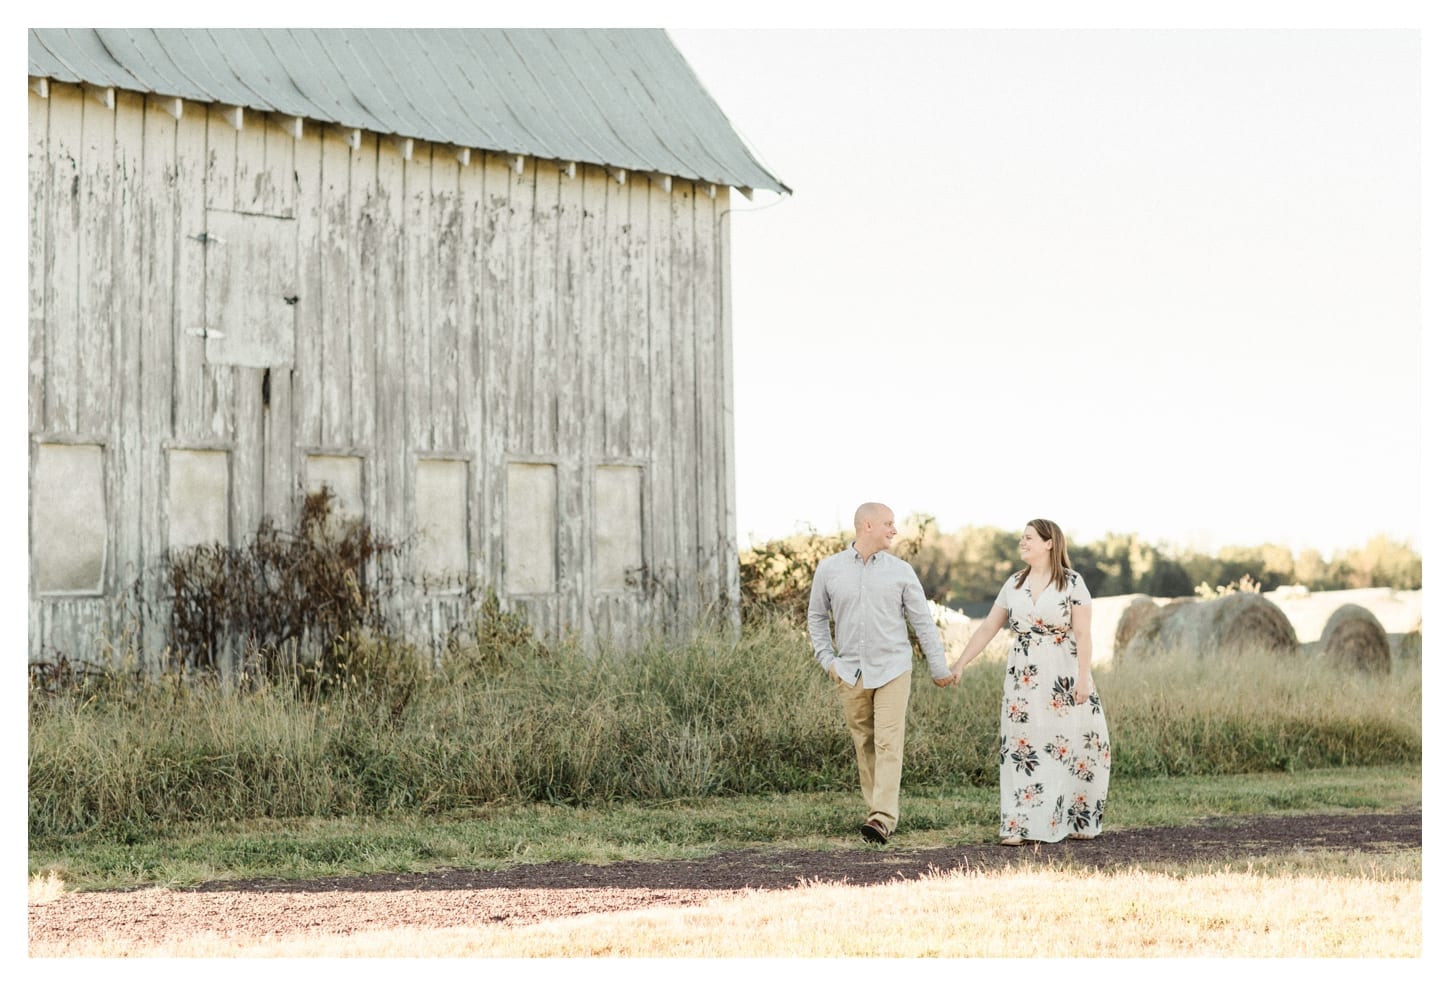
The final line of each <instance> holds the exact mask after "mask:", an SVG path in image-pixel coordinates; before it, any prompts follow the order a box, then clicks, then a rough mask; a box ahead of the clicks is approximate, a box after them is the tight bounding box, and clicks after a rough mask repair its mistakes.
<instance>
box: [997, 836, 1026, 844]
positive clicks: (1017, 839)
mask: <svg viewBox="0 0 1450 986" xmlns="http://www.w3.org/2000/svg"><path fill="white" fill-rule="evenodd" d="M1001 844H1002V845H1004V846H1020V845H1022V836H1020V835H1009V836H1007V838H1005V839H1003V840H1002V843H1001Z"/></svg>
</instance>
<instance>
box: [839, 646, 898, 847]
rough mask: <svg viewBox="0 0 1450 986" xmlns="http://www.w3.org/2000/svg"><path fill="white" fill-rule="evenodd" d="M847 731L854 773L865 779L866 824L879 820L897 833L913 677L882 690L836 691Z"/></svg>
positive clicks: (847, 687) (842, 685)
mask: <svg viewBox="0 0 1450 986" xmlns="http://www.w3.org/2000/svg"><path fill="white" fill-rule="evenodd" d="M836 688H837V689H838V690H839V691H840V694H841V708H842V709H843V710H844V712H845V713H846V728H847V729H849V730H850V731H851V739H852V740H853V741H855V744H856V768H857V770H859V771H860V774H861V796H862V797H863V798H865V799H866V812H867V815H866V817H867V819H868V820H869V819H872V818H875V819H877V820H878V821H880V822H881V824H882V825H884V826H885V827H886V834H887V835H890V834H891V833H892V832H895V831H896V822H897V819H898V817H899V816H900V808H901V755H902V751H903V749H904V747H905V745H906V702H907V699H909V698H910V697H911V672H910V671H907V672H905V673H903V674H900V675H898V676H897V677H895V678H893V679H891V680H890V681H888V682H887V683H886V684H884V685H882V686H881V687H880V688H866V687H864V686H863V685H861V684H860V683H859V682H858V683H856V684H847V683H846V682H845V681H841V682H839V683H838V684H837V685H836Z"/></svg>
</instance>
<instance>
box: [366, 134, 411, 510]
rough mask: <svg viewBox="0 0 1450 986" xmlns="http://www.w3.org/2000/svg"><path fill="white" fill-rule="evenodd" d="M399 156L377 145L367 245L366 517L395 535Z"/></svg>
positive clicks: (402, 473) (403, 433) (400, 404)
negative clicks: (371, 389) (370, 407)
mask: <svg viewBox="0 0 1450 986" xmlns="http://www.w3.org/2000/svg"><path fill="white" fill-rule="evenodd" d="M403 168H404V165H403V158H402V156H401V154H400V153H399V151H398V148H397V146H396V145H395V144H390V143H387V142H381V143H380V144H379V147H378V155H377V177H376V180H375V184H374V190H373V200H372V203H371V205H370V207H369V216H370V223H369V230H368V234H367V235H368V237H369V245H368V249H369V250H370V251H371V253H372V255H373V266H374V270H375V272H376V274H375V288H374V290H375V297H376V299H377V311H376V312H375V313H374V317H373V331H374V332H375V333H376V336H375V338H376V340H377V342H376V349H377V354H378V356H377V359H378V372H377V374H376V375H375V377H374V379H375V381H376V392H375V394H374V408H375V411H374V421H373V438H374V442H375V445H374V448H375V456H374V458H375V460H376V461H375V463H374V477H375V480H374V482H373V484H372V487H371V491H372V492H373V493H374V496H375V499H374V500H373V503H372V513H371V514H370V516H372V517H375V518H377V520H378V522H379V523H380V524H382V525H384V526H385V529H386V530H388V531H392V532H400V531H403V530H404V529H405V528H404V527H403V524H404V523H405V521H406V518H407V505H408V500H407V491H408V490H409V489H411V488H412V487H411V485H410V484H411V479H410V478H409V476H408V473H409V471H410V469H409V464H410V458H411V457H410V455H409V451H408V441H407V428H408V408H407V402H406V400H407V393H408V377H407V374H406V373H404V372H403V367H404V365H405V356H404V353H405V347H406V340H405V336H404V328H405V326H404V322H403V311H404V309H403V291H404V284H405V278H406V276H407V273H406V269H405V267H404V252H405V251H404V247H403V240H404V236H405V229H404V226H403Z"/></svg>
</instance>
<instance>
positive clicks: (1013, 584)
mask: <svg viewBox="0 0 1450 986" xmlns="http://www.w3.org/2000/svg"><path fill="white" fill-rule="evenodd" d="M1017 547H1018V552H1019V553H1020V554H1021V556H1022V560H1023V561H1024V562H1026V563H1027V567H1026V568H1024V569H1022V570H1021V571H1019V572H1016V573H1014V574H1013V575H1011V576H1010V577H1009V578H1008V579H1007V581H1006V582H1005V583H1003V585H1002V591H1001V592H999V593H997V601H996V602H995V603H994V604H993V606H992V611H991V613H989V614H988V615H987V619H986V620H985V621H984V622H983V624H982V625H981V626H980V627H978V628H977V630H976V632H975V633H973V634H972V637H971V639H970V640H968V641H967V648H966V650H964V651H962V656H961V657H959V658H958V659H957V662H956V663H955V664H953V665H952V671H953V672H954V673H955V674H961V671H962V668H964V667H966V666H967V665H968V664H970V663H971V662H972V661H973V660H975V659H976V657H977V656H978V655H979V654H981V653H982V650H983V649H984V648H985V647H986V646H987V643H988V642H989V641H990V640H991V639H992V638H993V637H994V636H996V634H997V631H998V630H1000V629H1002V628H1003V627H1004V626H1005V627H1008V628H1009V629H1010V630H1011V632H1012V633H1013V634H1014V635H1015V636H1016V640H1015V641H1014V642H1013V644H1012V653H1011V655H1010V656H1009V657H1008V659H1007V674H1006V677H1005V679H1004V681H1003V686H1002V724H1001V731H1000V735H999V737H998V747H999V749H998V753H997V763H998V767H999V772H1000V776H1001V785H1002V791H1001V799H1002V831H1001V833H1000V835H1001V839H1002V845H1004V846H1020V845H1021V844H1022V843H1023V842H1024V841H1029V840H1030V841H1033V842H1060V841H1061V840H1062V839H1063V838H1065V837H1071V838H1074V839H1091V838H1093V837H1095V836H1096V835H1097V834H1098V833H1099V832H1101V831H1102V828H1103V809H1104V807H1105V806H1106V804H1107V799H1108V772H1109V768H1110V767H1111V764H1112V757H1111V752H1110V750H1109V747H1108V726H1107V720H1106V719H1105V718H1104V717H1103V707H1102V702H1101V701H1100V700H1099V698H1098V693H1097V689H1096V688H1095V687H1094V685H1093V678H1092V656H1093V644H1092V633H1091V631H1092V598H1091V597H1090V596H1089V595H1088V590H1087V585H1086V584H1085V583H1084V582H1083V579H1082V576H1081V575H1079V574H1078V573H1077V572H1074V571H1073V570H1072V568H1071V567H1070V565H1071V564H1072V563H1071V562H1069V561H1068V558H1067V539H1066V538H1064V537H1063V534H1062V528H1060V527H1058V526H1057V525H1056V524H1054V523H1053V522H1052V521H1050V520H1033V521H1029V522H1028V524H1027V527H1026V528H1025V529H1024V530H1023V531H1022V540H1021V541H1019V542H1018V544H1017Z"/></svg>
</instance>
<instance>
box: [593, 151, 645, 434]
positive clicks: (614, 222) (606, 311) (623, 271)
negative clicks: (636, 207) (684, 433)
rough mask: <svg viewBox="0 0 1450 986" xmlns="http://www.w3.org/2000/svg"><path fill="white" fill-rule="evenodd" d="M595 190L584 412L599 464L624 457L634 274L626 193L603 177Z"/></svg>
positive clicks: (607, 174)
mask: <svg viewBox="0 0 1450 986" xmlns="http://www.w3.org/2000/svg"><path fill="white" fill-rule="evenodd" d="M603 174H604V181H603V184H602V185H601V186H600V187H599V189H598V196H599V199H600V200H601V201H600V204H599V206H598V208H599V213H600V215H599V223H598V239H597V240H596V241H595V249H596V250H597V252H598V260H597V262H598V276H597V278H596V282H597V287H596V290H597V291H598V292H599V343H598V354H597V357H596V358H597V372H596V373H595V374H594V377H593V379H592V380H591V381H590V406H591V407H593V408H594V414H592V415H591V417H592V418H594V419H595V421H596V424H595V428H596V429H597V434H596V435H594V436H593V439H592V441H591V446H592V448H593V449H594V450H595V454H597V455H598V456H600V457H601V458H606V459H613V458H618V457H619V456H622V455H627V454H628V452H627V449H626V445H627V443H628V431H629V410H630V404H631V403H633V402H632V401H631V400H630V399H629V393H630V392H629V390H628V389H627V388H628V386H629V376H628V365H627V361H628V359H629V350H628V344H627V340H628V338H629V336H628V332H627V329H626V325H627V323H628V319H629V318H630V314H629V291H630V283H631V280H632V279H634V278H637V277H638V276H639V274H638V273H637V272H635V271H633V270H631V268H630V253H629V187H628V186H626V185H621V184H620V183H619V182H617V181H615V180H614V178H613V175H612V174H611V173H610V172H609V171H607V170H606V171H604V172H603Z"/></svg>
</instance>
